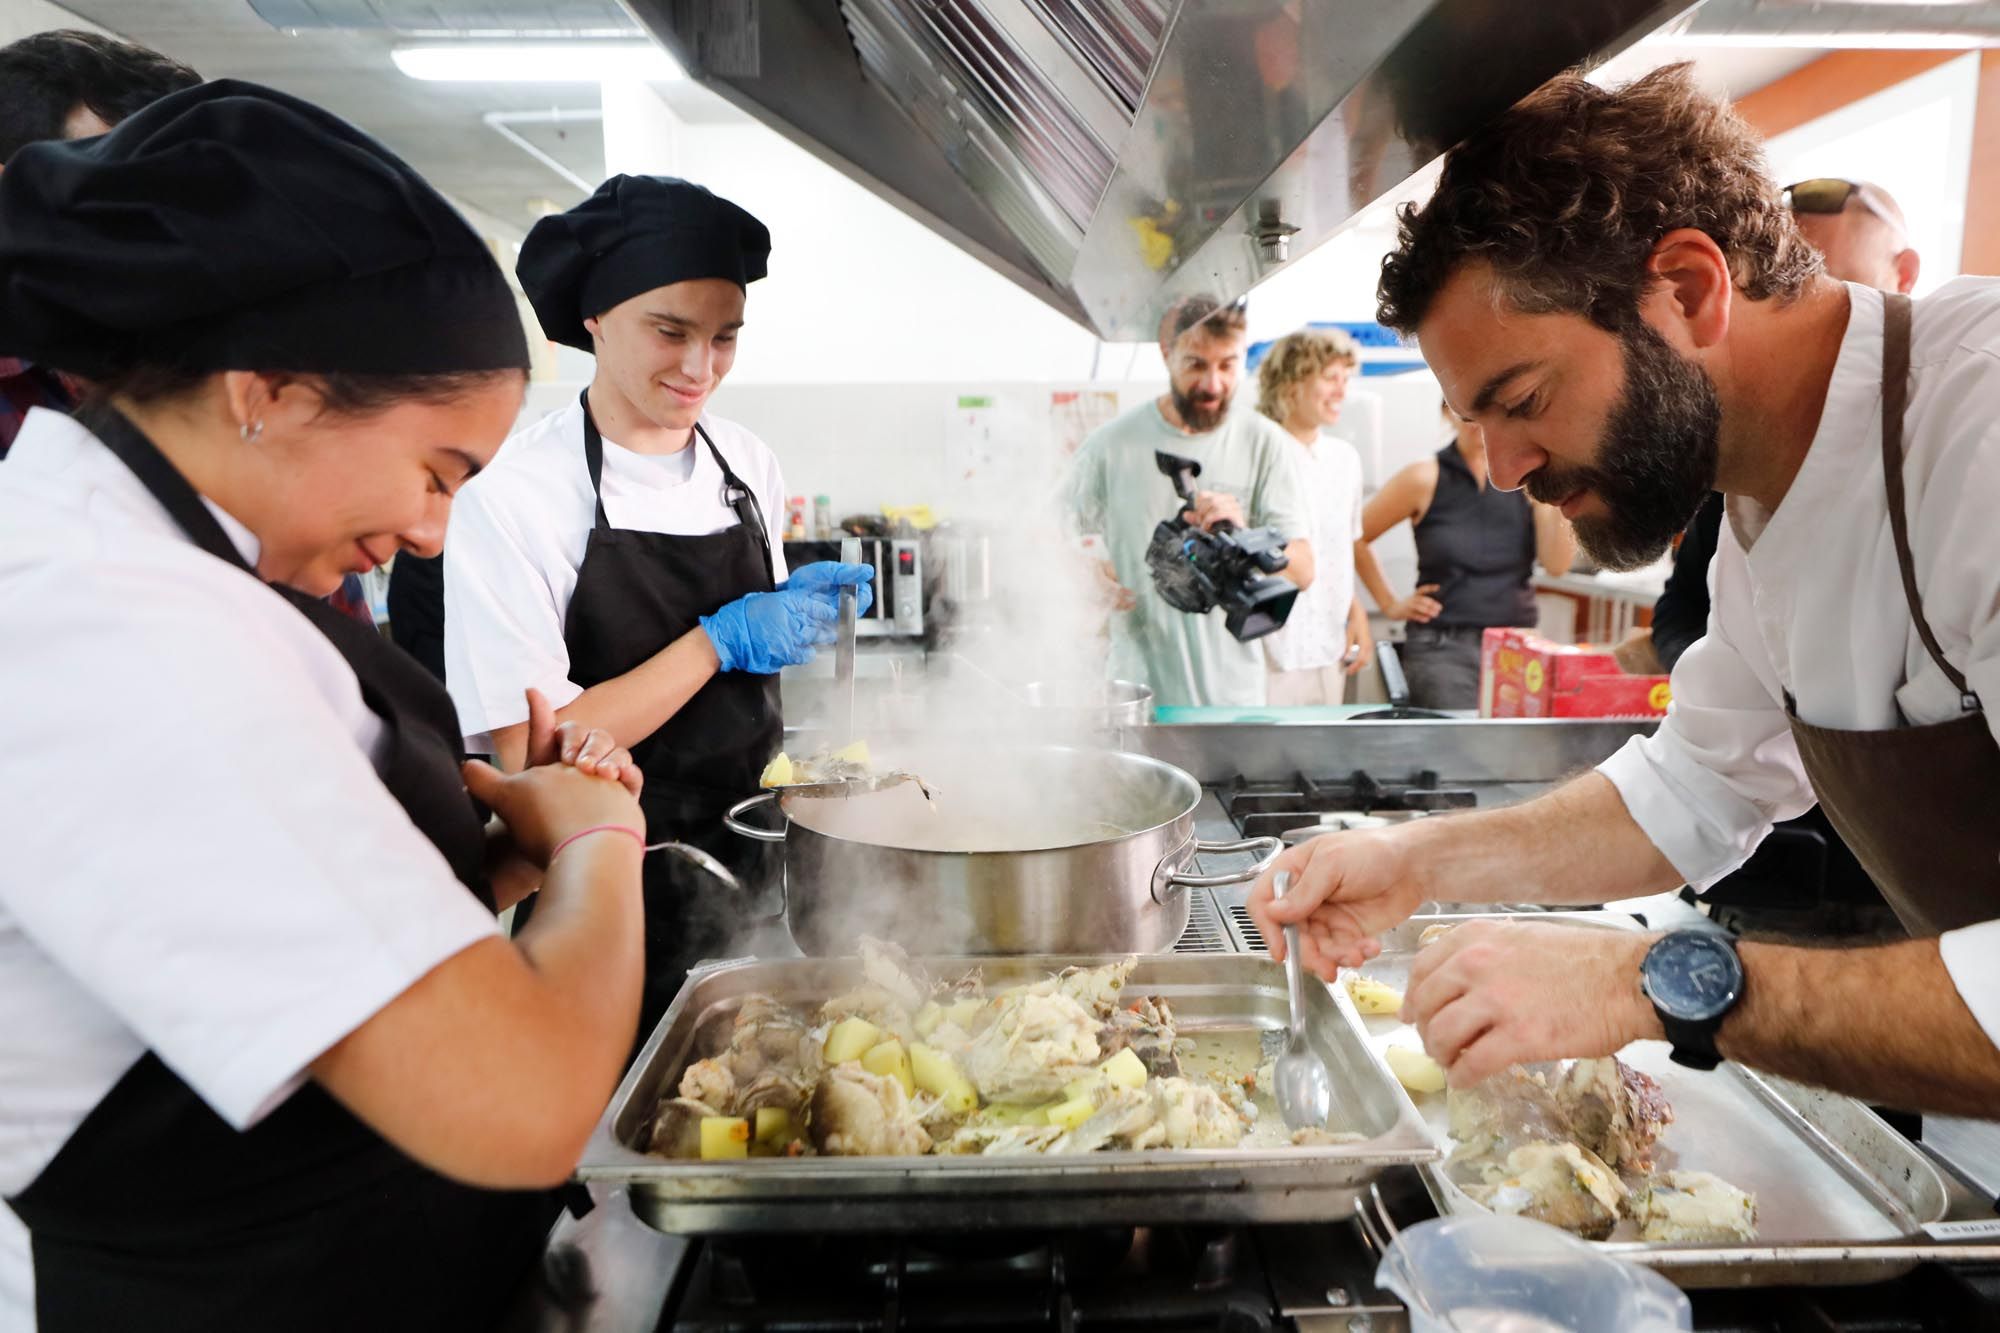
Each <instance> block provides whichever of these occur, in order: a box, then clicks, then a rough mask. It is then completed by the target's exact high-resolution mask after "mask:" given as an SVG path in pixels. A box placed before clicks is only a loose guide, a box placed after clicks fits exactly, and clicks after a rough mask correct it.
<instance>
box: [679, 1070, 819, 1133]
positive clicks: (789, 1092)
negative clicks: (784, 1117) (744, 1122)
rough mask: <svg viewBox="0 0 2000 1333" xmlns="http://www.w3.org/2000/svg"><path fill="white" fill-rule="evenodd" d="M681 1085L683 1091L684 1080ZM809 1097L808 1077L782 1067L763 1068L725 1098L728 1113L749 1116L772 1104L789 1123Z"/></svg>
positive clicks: (801, 1115)
mask: <svg viewBox="0 0 2000 1333" xmlns="http://www.w3.org/2000/svg"><path fill="white" fill-rule="evenodd" d="M682 1088H683V1091H685V1089H686V1081H685V1080H683V1081H682ZM811 1098H812V1084H811V1083H810V1082H809V1081H807V1080H804V1079H800V1078H797V1077H794V1076H793V1075H791V1074H788V1073H786V1072H785V1071H784V1070H782V1069H766V1070H765V1071H764V1072H763V1073H761V1074H759V1075H757V1077H756V1078H754V1079H752V1080H750V1082H748V1083H746V1084H743V1085H742V1086H741V1087H739V1088H737V1089H736V1095H735V1097H734V1098H733V1099H732V1100H731V1101H730V1102H729V1114H731V1115H740V1116H745V1117H751V1116H755V1115H756V1114H757V1112H759V1111H760V1110H764V1109H766V1108H772V1109H777V1110H782V1111H785V1112H787V1113H789V1114H790V1115H791V1117H792V1123H794V1124H797V1123H799V1122H800V1121H801V1120H803V1119H804V1117H805V1109H806V1103H807V1102H808V1101H810V1100H811ZM710 1105H714V1103H710Z"/></svg>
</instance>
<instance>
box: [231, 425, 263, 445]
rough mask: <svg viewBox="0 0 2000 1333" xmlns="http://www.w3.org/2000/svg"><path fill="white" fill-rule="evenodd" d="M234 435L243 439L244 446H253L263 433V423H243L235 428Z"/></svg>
mask: <svg viewBox="0 0 2000 1333" xmlns="http://www.w3.org/2000/svg"><path fill="white" fill-rule="evenodd" d="M236 433H237V434H238V435H240V436H242V437H243V442H244V443H245V444H255V443H257V440H258V438H259V437H260V436H262V435H263V433H264V423H263V421H262V420H258V421H249V422H245V423H244V424H243V425H241V426H238V427H237V428H236Z"/></svg>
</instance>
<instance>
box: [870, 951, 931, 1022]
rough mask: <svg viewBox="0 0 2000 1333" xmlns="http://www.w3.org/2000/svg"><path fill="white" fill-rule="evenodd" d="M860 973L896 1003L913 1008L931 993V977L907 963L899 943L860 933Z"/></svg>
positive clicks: (908, 958) (908, 957) (908, 956)
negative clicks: (891, 942)
mask: <svg viewBox="0 0 2000 1333" xmlns="http://www.w3.org/2000/svg"><path fill="white" fill-rule="evenodd" d="M860 951H861V975H862V976H864V977H866V978H867V979H868V981H869V982H870V984H872V985H875V986H877V987H880V988H881V989H882V990H884V991H887V992H888V993H889V994H890V996H892V997H893V998H894V999H895V1001H896V1003H897V1004H900V1005H901V1006H903V1008H905V1009H908V1010H911V1011H914V1010H915V1009H916V1008H917V1007H918V1006H919V1005H921V1004H922V1003H923V1002H924V1001H925V1000H926V999H927V998H929V996H930V993H931V989H932V987H931V979H930V978H929V977H927V976H925V975H923V972H922V970H921V969H920V968H918V967H916V965H915V964H913V963H911V962H910V955H909V954H907V953H905V952H904V951H903V949H902V946H900V945H896V944H890V943H888V942H886V941H884V940H878V939H874V938H871V937H870V936H867V935H863V936H862V937H861V940H860Z"/></svg>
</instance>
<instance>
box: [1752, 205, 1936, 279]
mask: <svg viewBox="0 0 2000 1333" xmlns="http://www.w3.org/2000/svg"><path fill="white" fill-rule="evenodd" d="M1784 200H1785V203H1786V204H1787V205H1789V206H1790V208H1791V210H1792V217H1793V218H1794V219H1795V220H1796V221H1797V222H1798V224H1799V234H1800V235H1801V236H1804V237H1805V238H1806V240H1808V241H1810V242H1811V243H1812V247H1813V249H1815V250H1817V251H1819V252H1820V254H1821V256H1822V257H1824V258H1825V260H1826V271H1827V272H1828V273H1830V274H1832V275H1833V276H1834V277H1836V278H1839V279H1841V280H1842V281H1844V282H1858V283H1860V284H1861V285H1862V286H1864V287H1874V288H1878V289H1879V290H1881V291H1885V292H1902V293H1904V294H1906V295H1907V294H1908V293H1909V291H1910V289H1911V288H1913V287H1915V286H1916V285H1917V270H1918V268H1919V267H1920V261H1919V260H1918V257H1917V252H1916V251H1915V250H1914V249H1912V248H1911V246H1910V228H1909V224H1908V223H1906V222H1904V221H1903V210H1902V209H1901V208H1900V207H1898V206H1897V204H1896V201H1895V199H1894V198H1892V197H1891V196H1890V194H1889V192H1888V191H1887V190H1885V189H1883V188H1882V187H1881V186H1879V185H1875V184H1871V183H1870V182H1867V181H1850V180H1840V179H1838V178H1836V177H1832V176H1820V177H1817V178H1815V179H1813V180H1806V181H1796V182H1794V183H1793V184H1791V185H1787V186H1786V187H1785V191H1784Z"/></svg>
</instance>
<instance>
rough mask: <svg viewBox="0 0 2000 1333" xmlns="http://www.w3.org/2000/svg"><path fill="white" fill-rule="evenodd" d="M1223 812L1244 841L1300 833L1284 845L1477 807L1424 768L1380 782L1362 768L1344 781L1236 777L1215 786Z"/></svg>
mask: <svg viewBox="0 0 2000 1333" xmlns="http://www.w3.org/2000/svg"><path fill="white" fill-rule="evenodd" d="M1217 795H1218V796H1220V797H1221V799H1222V804H1223V808H1224V809H1226V810H1228V812H1229V817H1230V818H1231V819H1232V820H1234V821H1235V823H1236V826H1237V827H1238V828H1239V829H1241V830H1242V831H1243V836H1244V837H1246V838H1257V837H1268V836H1271V835H1273V834H1277V835H1281V836H1282V835H1284V834H1287V833H1289V832H1293V831H1294V830H1297V831H1299V832H1297V833H1294V835H1293V836H1292V837H1290V838H1288V839H1287V840H1288V841H1293V842H1296V841H1299V840H1301V838H1303V837H1314V836H1317V835H1318V834H1319V833H1320V832H1332V831H1335V830H1337V829H1339V828H1355V827H1370V826H1372V825H1371V822H1370V821H1372V820H1374V819H1381V820H1384V821H1387V822H1396V821H1400V820H1405V819H1410V818H1412V817H1414V816H1416V815H1420V814H1433V813H1436V812H1438V811H1443V810H1463V809H1468V808H1470V807H1471V806H1474V805H1477V804H1478V801H1479V798H1478V795H1477V794H1476V793H1475V792H1473V791H1472V789H1471V788H1469V787H1446V786H1442V785H1440V781H1439V778H1438V775H1437V774H1436V773H1435V772H1432V771H1431V770H1429V769H1424V770H1422V771H1420V772H1418V773H1415V774H1413V775H1411V776H1410V777H1407V778H1403V779H1400V780H1384V779H1380V778H1377V777H1375V776H1374V775H1373V774H1371V773H1368V772H1366V771H1364V770H1361V769H1356V770H1355V771H1354V772H1352V773H1349V774H1348V775H1347V776H1346V777H1341V778H1331V777H1329V778H1313V777H1309V776H1307V775H1306V774H1304V773H1295V774H1293V775H1292V777H1291V779H1290V780H1289V781H1280V782H1246V781H1245V780H1243V779H1242V778H1235V779H1232V780H1231V781H1229V782H1227V783H1224V784H1223V785H1222V786H1220V787H1218V788H1217Z"/></svg>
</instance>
